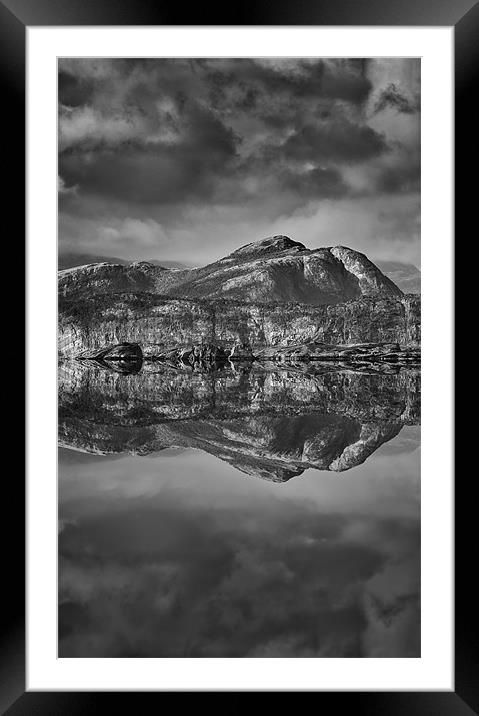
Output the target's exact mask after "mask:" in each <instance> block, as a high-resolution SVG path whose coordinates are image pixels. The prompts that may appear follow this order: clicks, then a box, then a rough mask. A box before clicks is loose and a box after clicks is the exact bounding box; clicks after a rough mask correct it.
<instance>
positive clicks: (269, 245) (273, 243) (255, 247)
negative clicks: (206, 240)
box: [230, 234, 306, 256]
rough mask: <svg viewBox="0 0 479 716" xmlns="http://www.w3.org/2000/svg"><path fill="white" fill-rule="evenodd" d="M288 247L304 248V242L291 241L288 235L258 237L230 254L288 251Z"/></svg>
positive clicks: (241, 254)
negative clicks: (257, 239) (258, 238)
mask: <svg viewBox="0 0 479 716" xmlns="http://www.w3.org/2000/svg"><path fill="white" fill-rule="evenodd" d="M290 249H299V250H304V251H305V250H306V246H304V244H300V243H299V241H293V239H290V238H289V236H283V235H282V234H279V235H278V236H268V237H267V238H266V239H260V240H259V241H253V242H251V243H250V244H246V245H245V246H241V248H239V249H236V251H233V253H232V254H230V256H246V255H249V254H265V253H268V254H269V253H275V252H278V251H288V250H290Z"/></svg>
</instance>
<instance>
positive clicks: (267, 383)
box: [59, 364, 420, 657]
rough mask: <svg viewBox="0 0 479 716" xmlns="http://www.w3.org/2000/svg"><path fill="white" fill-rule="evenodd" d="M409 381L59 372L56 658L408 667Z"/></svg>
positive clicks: (416, 523)
mask: <svg viewBox="0 0 479 716" xmlns="http://www.w3.org/2000/svg"><path fill="white" fill-rule="evenodd" d="M418 423H419V374H418V371H414V370H413V371H409V370H407V371H400V372H398V371H396V372H395V371H391V373H386V374H383V373H382V374H379V375H377V374H375V373H370V372H363V373H358V372H356V371H352V370H349V369H347V368H345V367H341V369H340V370H338V369H337V368H336V369H327V370H325V369H324V368H322V369H321V371H319V370H316V369H309V368H308V369H307V371H306V372H305V371H304V369H301V370H296V369H291V370H289V369H287V370H284V369H282V370H278V369H276V368H273V369H271V370H256V369H255V370H253V371H251V370H249V369H247V370H245V371H244V372H241V371H239V372H238V371H231V370H228V371H223V372H219V373H215V374H214V375H208V376H205V375H196V376H195V375H191V374H190V375H188V374H184V375H181V376H180V377H178V372H177V371H173V370H166V369H165V370H163V369H161V370H160V369H158V371H156V372H155V370H153V369H151V368H148V367H147V366H145V367H143V368H142V369H141V370H140V372H139V373H138V374H137V375H122V374H121V373H118V372H114V371H109V370H107V369H106V368H104V367H103V368H102V367H94V366H80V365H78V364H70V365H66V366H64V367H63V368H62V369H61V371H60V412H59V429H60V440H59V444H60V447H59V656H60V657H271V656H273V657H417V656H420V427H419V424H418Z"/></svg>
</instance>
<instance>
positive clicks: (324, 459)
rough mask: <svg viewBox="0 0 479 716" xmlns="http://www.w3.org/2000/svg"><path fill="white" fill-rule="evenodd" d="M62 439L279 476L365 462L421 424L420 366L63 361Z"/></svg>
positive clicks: (72, 445)
mask: <svg viewBox="0 0 479 716" xmlns="http://www.w3.org/2000/svg"><path fill="white" fill-rule="evenodd" d="M59 378H60V383H59V443H60V445H62V446H64V447H69V448H76V449H80V450H86V451H91V452H97V453H119V452H131V453H135V454H148V453H151V452H155V451H158V450H162V449H164V448H167V447H172V446H176V447H190V448H191V447H192V448H197V449H201V450H204V451H206V452H209V453H211V454H213V455H216V456H217V457H219V458H220V459H222V460H225V461H227V462H229V463H230V464H232V465H234V467H236V468H237V469H239V470H241V471H242V472H246V473H248V474H251V475H255V476H257V477H262V478H265V479H270V480H275V481H284V480H287V479H289V478H291V477H293V476H295V475H300V474H301V473H302V472H304V470H305V469H308V468H316V469H321V470H333V471H343V470H348V469H350V468H352V467H355V466H356V465H359V464H360V463H362V462H364V460H366V459H367V457H368V456H369V455H371V453H372V452H374V451H375V450H376V449H377V448H378V447H380V445H382V444H383V443H384V442H386V441H388V440H390V439H391V438H393V437H394V436H395V435H397V434H398V433H399V432H400V430H401V428H402V426H403V425H406V424H409V425H411V424H418V423H419V413H420V409H419V400H420V398H419V396H420V384H419V371H417V370H413V369H406V370H400V371H396V372H387V373H384V372H356V371H352V370H345V369H344V368H343V369H341V370H337V369H332V368H331V367H329V368H327V369H321V370H316V369H315V370H312V369H311V368H307V369H306V368H304V366H303V369H299V368H295V367H294V366H290V367H289V368H288V369H287V370H278V369H277V368H275V367H268V366H265V367H261V368H255V369H254V370H251V368H250V367H249V368H248V367H243V368H242V369H240V370H233V369H228V370H223V371H220V372H214V373H212V374H194V373H192V372H187V371H186V370H185V371H184V372H179V371H178V370H176V369H173V368H171V367H169V366H167V365H163V364H150V365H144V366H143V368H142V370H141V372H140V373H139V374H137V375H122V374H120V373H117V372H113V371H108V370H105V369H103V368H101V367H99V366H92V365H88V366H86V365H83V364H81V363H78V362H76V361H67V362H65V363H63V364H62V365H61V367H60V372H59Z"/></svg>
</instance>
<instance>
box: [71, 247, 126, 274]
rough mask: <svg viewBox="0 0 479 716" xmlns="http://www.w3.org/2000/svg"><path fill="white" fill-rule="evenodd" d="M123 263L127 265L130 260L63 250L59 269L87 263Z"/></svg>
mask: <svg viewBox="0 0 479 716" xmlns="http://www.w3.org/2000/svg"><path fill="white" fill-rule="evenodd" d="M105 262H106V263H111V264H121V265H123V266H127V265H128V263H130V262H129V261H125V260H124V259H118V258H116V257H113V256H97V255H96V254H81V253H74V252H70V251H68V252H63V253H60V254H58V270H59V271H61V270H63V269H70V268H76V267H77V266H86V265H87V264H98V263H105Z"/></svg>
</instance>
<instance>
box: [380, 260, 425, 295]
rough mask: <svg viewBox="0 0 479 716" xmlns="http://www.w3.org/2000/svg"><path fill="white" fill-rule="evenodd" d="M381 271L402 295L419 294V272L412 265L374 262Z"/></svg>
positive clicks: (396, 262) (397, 262)
mask: <svg viewBox="0 0 479 716" xmlns="http://www.w3.org/2000/svg"><path fill="white" fill-rule="evenodd" d="M375 263H376V266H378V267H379V268H380V269H381V271H382V272H383V273H384V274H385V276H388V278H390V279H391V281H393V282H394V283H395V284H396V286H399V288H400V289H401V291H403V292H404V293H421V272H420V270H419V269H418V268H417V267H416V266H414V265H413V264H407V263H402V262H401V261H376V262H375Z"/></svg>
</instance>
